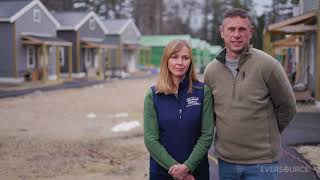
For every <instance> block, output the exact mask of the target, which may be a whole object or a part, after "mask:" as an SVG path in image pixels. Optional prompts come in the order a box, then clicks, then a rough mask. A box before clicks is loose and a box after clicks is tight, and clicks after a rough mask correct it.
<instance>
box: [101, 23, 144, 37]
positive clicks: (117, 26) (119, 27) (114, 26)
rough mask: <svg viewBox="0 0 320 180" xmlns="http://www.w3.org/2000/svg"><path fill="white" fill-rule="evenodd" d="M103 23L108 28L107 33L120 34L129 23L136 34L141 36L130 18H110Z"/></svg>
mask: <svg viewBox="0 0 320 180" xmlns="http://www.w3.org/2000/svg"><path fill="white" fill-rule="evenodd" d="M103 23H104V25H105V27H106V28H107V29H108V30H109V32H108V34H117V35H120V34H122V33H123V32H124V30H125V29H126V28H127V27H129V26H130V25H131V26H132V27H133V28H134V30H135V33H136V34H137V36H141V33H140V31H139V30H138V28H137V26H136V25H135V23H134V22H133V20H132V19H112V20H105V21H104V22H103Z"/></svg>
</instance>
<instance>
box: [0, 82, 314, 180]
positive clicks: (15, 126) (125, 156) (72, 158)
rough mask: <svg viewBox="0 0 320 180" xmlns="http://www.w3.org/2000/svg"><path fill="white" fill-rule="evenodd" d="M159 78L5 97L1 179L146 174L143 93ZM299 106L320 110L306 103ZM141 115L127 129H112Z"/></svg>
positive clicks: (0, 106) (137, 179) (87, 179)
mask: <svg viewBox="0 0 320 180" xmlns="http://www.w3.org/2000/svg"><path fill="white" fill-rule="evenodd" d="M154 82H155V78H154V77H153V78H145V79H134V80H113V81H111V82H107V83H105V84H102V85H95V86H91V87H86V88H81V89H68V90H59V91H52V92H39V91H38V92H35V93H33V94H30V95H26V96H23V97H17V98H6V99H0V115H1V116H0V124H1V125H0V179H1V180H38V179H39V180H143V179H148V153H147V150H146V149H145V147H144V144H143V129H142V126H143V122H142V121H143V120H142V111H143V99H144V95H145V93H146V91H147V89H148V87H149V86H150V85H152V84H153V83H154ZM298 107H299V111H312V112H314V111H318V110H319V109H318V107H316V106H314V105H310V104H301V105H299V106H298ZM130 121H138V122H139V123H140V126H139V127H137V128H135V129H133V130H131V131H128V132H112V131H111V129H112V127H114V126H115V125H117V124H119V123H122V122H130Z"/></svg>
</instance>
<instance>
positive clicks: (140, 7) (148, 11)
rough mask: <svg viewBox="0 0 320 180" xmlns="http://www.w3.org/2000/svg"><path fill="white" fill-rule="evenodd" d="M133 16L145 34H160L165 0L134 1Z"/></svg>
mask: <svg viewBox="0 0 320 180" xmlns="http://www.w3.org/2000/svg"><path fill="white" fill-rule="evenodd" d="M132 7H133V12H132V15H133V18H134V19H135V22H136V24H137V26H138V28H139V29H140V31H142V33H143V34H160V33H161V29H162V24H163V14H164V10H165V6H164V3H163V0H134V1H132Z"/></svg>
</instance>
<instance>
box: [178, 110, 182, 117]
mask: <svg viewBox="0 0 320 180" xmlns="http://www.w3.org/2000/svg"><path fill="white" fill-rule="evenodd" d="M181 114H182V109H179V119H181Z"/></svg>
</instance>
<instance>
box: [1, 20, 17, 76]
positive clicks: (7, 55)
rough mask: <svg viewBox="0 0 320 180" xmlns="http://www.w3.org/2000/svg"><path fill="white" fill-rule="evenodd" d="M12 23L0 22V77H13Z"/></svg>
mask: <svg viewBox="0 0 320 180" xmlns="http://www.w3.org/2000/svg"><path fill="white" fill-rule="evenodd" d="M13 31H14V24H12V23H6V22H0V34H2V36H1V38H0V78H1V77H6V78H8V77H14V68H15V67H14V54H13V53H14V48H13V46H14V44H13V43H14V42H13V41H14V32H13Z"/></svg>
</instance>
